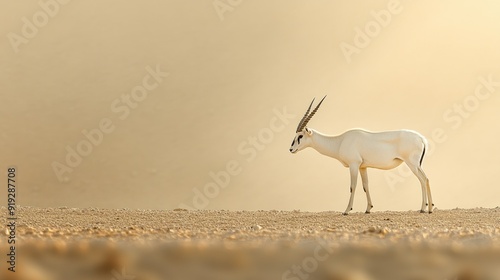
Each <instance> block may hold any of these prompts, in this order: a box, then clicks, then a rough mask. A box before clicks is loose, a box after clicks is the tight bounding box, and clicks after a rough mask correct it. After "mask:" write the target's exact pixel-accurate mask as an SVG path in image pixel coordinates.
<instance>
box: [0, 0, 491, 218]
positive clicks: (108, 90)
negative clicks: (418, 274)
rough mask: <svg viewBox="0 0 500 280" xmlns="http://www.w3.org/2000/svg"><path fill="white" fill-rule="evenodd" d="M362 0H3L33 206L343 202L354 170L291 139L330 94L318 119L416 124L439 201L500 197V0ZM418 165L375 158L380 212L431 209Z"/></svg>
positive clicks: (14, 105)
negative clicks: (424, 204)
mask: <svg viewBox="0 0 500 280" xmlns="http://www.w3.org/2000/svg"><path fill="white" fill-rule="evenodd" d="M61 2H63V1H61ZM365 2H366V4H362V3H360V2H359V1H356V3H353V1H348V0H344V1H325V0H321V1H296V0H287V1H284V0H277V1H244V0H243V1H228V0H217V1H180V0H178V1H160V0H157V1H153V0H148V1H142V2H140V3H139V2H137V1H116V0H110V1H104V2H103V1H78V0H73V1H68V3H66V4H61V3H59V2H55V0H52V1H51V0H42V1H40V2H38V3H37V2H36V1H35V2H29V1H23V2H22V3H20V2H19V1H14V2H13V1H6V0H0V7H1V9H0V19H1V23H2V24H1V25H0V34H1V35H2V36H3V37H2V38H3V39H2V40H0V94H1V101H2V110H0V114H1V115H0V117H1V119H2V122H1V123H0V128H1V141H2V147H3V148H2V150H1V152H0V158H1V168H3V169H4V170H5V169H6V168H7V167H8V166H10V165H15V166H17V168H18V170H19V171H18V176H19V187H18V189H19V200H18V201H19V204H21V205H32V206H43V207H47V206H51V207H57V206H69V207H106V208H124V207H126V208H160V209H173V208H177V207H184V206H186V205H187V206H193V197H195V194H196V193H198V192H202V193H203V192H204V191H206V192H208V194H209V196H211V197H210V198H207V199H206V200H203V199H199V198H198V200H197V203H198V205H199V206H200V207H199V208H207V209H231V210H236V209H245V210H256V209H283V210H290V209H301V210H309V211H326V210H335V211H342V210H344V209H345V207H346V205H347V202H348V199H349V174H348V170H347V169H345V168H344V167H343V166H342V165H341V164H340V163H338V162H337V161H336V160H334V159H331V158H327V157H324V156H322V155H320V154H318V153H317V152H315V151H314V150H311V149H308V150H304V151H302V152H300V153H298V154H295V155H292V154H290V153H289V151H288V149H289V146H290V143H291V141H292V138H293V137H294V134H295V128H296V126H297V123H298V121H299V120H300V118H301V117H302V114H303V113H304V111H305V109H306V108H307V106H308V103H309V102H310V101H311V99H312V98H313V97H322V96H323V95H325V94H328V97H327V99H326V100H325V102H324V103H323V105H322V107H321V109H320V110H319V111H318V113H317V114H316V116H315V117H314V118H313V119H312V120H311V122H310V124H309V126H310V127H312V128H315V129H317V130H319V131H321V132H324V133H327V134H340V133H342V132H343V131H345V130H347V129H350V128H356V127H362V128H365V129H368V130H373V131H379V130H392V129H400V128H407V129H413V130H417V131H419V132H421V133H422V134H423V135H425V136H426V137H427V138H428V139H429V140H430V141H431V142H432V143H434V144H433V145H432V147H431V148H432V149H431V151H429V153H428V156H427V157H426V159H425V161H424V169H425V170H426V173H427V175H428V176H429V178H430V182H431V189H432V193H433V197H434V200H435V204H436V206H437V207H438V208H455V207H496V206H499V205H500V203H499V201H498V197H500V186H499V185H498V179H497V178H495V175H496V174H497V172H498V169H499V168H500V162H499V161H498V158H499V157H500V145H499V144H498V143H499V141H498V139H499V136H500V128H499V126H498V124H497V121H498V118H499V116H500V113H499V110H498V108H499V106H500V51H499V50H500V36H499V34H500V18H499V17H498V14H500V4H498V1H493V0H491V1H472V0H471V1H451V0H450V1H430V0H428V1H365ZM39 3H46V4H39ZM97 130H99V131H100V132H96V131H97ZM86 135H90V136H88V137H90V139H93V140H92V141H93V143H91V141H90V140H88V137H87V136H86ZM92 135H93V136H92ZM92 137H93V138H92ZM436 142H439V143H436ZM78 151H80V154H81V153H83V154H84V155H75V153H76V154H78V153H79V152H78ZM68 157H69V158H70V160H69V161H70V163H68V162H67V158H68ZM79 158H80V159H79ZM55 170H58V171H55ZM69 171H71V172H69ZM221 171H224V172H228V174H230V173H231V174H232V175H231V174H230V175H229V182H228V183H227V185H226V186H224V182H217V180H215V179H213V177H212V176H210V173H211V172H213V173H214V174H219V176H223V175H221V174H220V172H221ZM3 173H5V172H3ZM406 174H407V170H406V169H404V168H403V169H397V170H393V171H378V170H369V176H370V188H371V193H372V199H373V203H374V205H375V208H374V211H377V210H418V209H419V207H420V203H421V194H420V186H419V183H418V180H417V179H416V178H415V177H414V176H413V175H409V176H408V175H406ZM221 178H222V177H221ZM217 183H219V186H217V185H215V184H217ZM220 185H222V186H220ZM2 192H3V193H4V192H5V190H4V189H2ZM2 197H5V195H3V196H2ZM4 203H5V202H4V201H2V204H4ZM181 204H182V205H181ZM195 206H196V205H195ZM365 206H366V199H365V195H364V193H363V191H362V188H358V192H357V194H356V200H355V204H354V211H364V209H365Z"/></svg>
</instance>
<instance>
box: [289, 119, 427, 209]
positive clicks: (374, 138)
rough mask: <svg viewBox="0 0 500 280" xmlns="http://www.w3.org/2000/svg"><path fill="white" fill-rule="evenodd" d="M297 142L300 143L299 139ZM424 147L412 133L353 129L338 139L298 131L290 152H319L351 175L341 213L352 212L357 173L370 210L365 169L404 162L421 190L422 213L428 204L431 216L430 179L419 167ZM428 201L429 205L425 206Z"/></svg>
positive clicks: (307, 130)
mask: <svg viewBox="0 0 500 280" xmlns="http://www.w3.org/2000/svg"><path fill="white" fill-rule="evenodd" d="M300 136H302V137H301V139H300V144H299V141H298V138H299V137H300ZM426 146H427V140H426V139H425V138H424V136H422V135H421V134H419V133H417V132H415V131H411V130H394V131H384V132H370V131H367V130H363V129H353V130H349V131H346V132H344V133H343V134H341V135H338V136H328V135H324V134H322V133H320V132H318V131H316V130H313V129H309V128H304V129H303V130H302V131H300V132H297V134H296V136H295V139H294V142H293V143H292V146H291V147H290V152H292V153H296V152H298V151H300V150H303V149H305V148H307V147H311V148H313V149H315V150H316V151H318V152H319V153H321V154H323V155H326V156H329V157H332V158H335V159H337V160H339V161H340V162H341V163H342V164H343V165H344V166H345V167H348V168H349V171H350V173H351V196H350V199H349V204H348V206H347V209H346V210H345V212H344V214H345V215H347V214H348V213H349V211H351V210H352V205H353V199H354V192H355V191H356V185H357V179H358V173H360V174H361V179H362V183H363V189H364V191H365V192H366V198H367V208H366V213H370V210H371V208H372V207H373V205H372V202H371V198H370V192H369V189H368V175H367V171H366V169H367V168H378V169H384V170H387V169H392V168H395V167H397V166H399V165H400V164H401V163H402V162H405V163H406V164H407V165H408V167H409V168H410V170H411V171H412V172H413V173H414V174H415V175H416V176H417V178H418V179H419V181H420V184H421V188H422V207H421V210H420V211H421V212H425V207H426V206H427V205H428V211H429V213H432V206H433V204H432V196H431V189H430V186H429V179H427V176H426V175H425V173H424V170H423V169H422V167H421V166H420V160H421V158H422V157H423V152H424V149H425V147H426ZM427 201H428V203H427Z"/></svg>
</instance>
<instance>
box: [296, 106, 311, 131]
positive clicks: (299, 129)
mask: <svg viewBox="0 0 500 280" xmlns="http://www.w3.org/2000/svg"><path fill="white" fill-rule="evenodd" d="M315 99H316V98H313V100H312V101H311V104H310V105H309V108H308V109H307V111H306V113H305V114H304V116H303V117H302V119H301V120H300V122H299V125H298V126H297V131H295V132H300V131H301V130H302V129H303V128H304V127H303V126H302V123H303V122H304V120H305V119H306V118H307V114H309V111H311V107H312V105H313V103H314V100H315Z"/></svg>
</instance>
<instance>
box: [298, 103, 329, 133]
mask: <svg viewBox="0 0 500 280" xmlns="http://www.w3.org/2000/svg"><path fill="white" fill-rule="evenodd" d="M325 98H326V95H325V97H323V99H321V101H320V102H319V103H318V105H316V108H314V110H313V111H312V112H311V114H310V115H309V116H307V118H306V119H305V120H304V122H303V123H302V124H301V128H300V130H302V129H303V128H304V127H306V125H307V123H308V122H309V121H310V120H311V118H312V117H313V116H314V114H316V111H318V108H319V106H321V103H323V100H325Z"/></svg>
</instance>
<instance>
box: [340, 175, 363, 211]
mask: <svg viewBox="0 0 500 280" xmlns="http://www.w3.org/2000/svg"><path fill="white" fill-rule="evenodd" d="M349 172H350V173H351V188H350V190H351V197H350V198H349V205H347V209H345V211H344V213H343V214H344V215H347V214H349V211H351V210H352V204H353V202H354V193H355V192H356V185H357V183H358V172H359V165H350V166H349Z"/></svg>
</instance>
